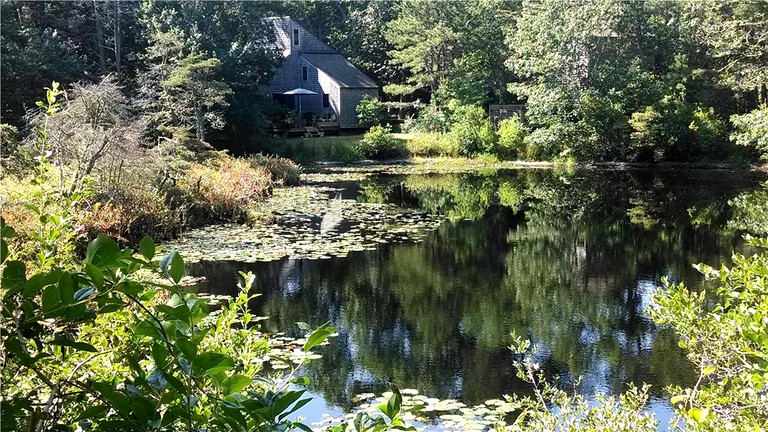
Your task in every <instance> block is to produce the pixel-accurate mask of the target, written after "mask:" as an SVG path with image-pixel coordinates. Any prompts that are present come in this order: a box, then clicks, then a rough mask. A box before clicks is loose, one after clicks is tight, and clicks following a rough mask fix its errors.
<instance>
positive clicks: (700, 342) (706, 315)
mask: <svg viewBox="0 0 768 432" xmlns="http://www.w3.org/2000/svg"><path fill="white" fill-rule="evenodd" d="M747 240H748V243H750V245H751V246H754V247H759V248H766V247H768V240H765V239H754V238H748V239H747ZM766 268H768V253H766V252H765V249H763V250H762V251H761V253H755V254H753V255H751V256H743V255H739V254H735V255H734V256H733V265H732V266H731V267H730V268H728V267H725V266H722V267H721V268H717V269H715V268H712V267H709V266H707V265H703V264H699V265H698V266H697V269H698V270H699V271H700V272H702V273H703V274H704V276H705V277H706V278H707V279H708V280H710V281H713V282H715V283H713V284H707V285H704V286H705V287H707V288H706V289H705V290H702V291H699V290H695V291H692V290H689V289H688V288H687V287H685V286H684V285H683V284H678V285H673V284H669V283H667V282H666V281H665V286H664V287H663V288H662V289H660V290H658V291H657V292H656V293H655V295H654V303H653V307H652V308H651V309H650V311H649V312H650V315H651V317H652V318H653V320H654V321H656V322H657V323H658V324H662V325H668V326H671V327H673V328H674V329H675V330H677V332H678V333H679V334H680V346H682V347H684V348H686V349H687V350H688V358H689V359H690V360H691V362H693V364H694V365H696V369H697V370H698V371H699V380H698V382H697V384H696V386H694V387H693V388H688V389H681V388H672V389H671V393H672V394H673V397H672V399H671V400H672V403H673V404H674V405H676V407H677V414H678V416H680V417H682V420H683V421H684V423H685V426H687V428H686V429H688V430H701V431H724V430H729V431H730V430H733V431H752V430H765V428H766V427H768V419H766V416H765V413H766V412H768V397H767V396H766V393H765V386H766V385H767V384H768V363H766V361H765V359H766V358H768V327H767V326H766V325H765V319H766V318H765V317H766V316H768V282H766V278H765V271H766Z"/></svg>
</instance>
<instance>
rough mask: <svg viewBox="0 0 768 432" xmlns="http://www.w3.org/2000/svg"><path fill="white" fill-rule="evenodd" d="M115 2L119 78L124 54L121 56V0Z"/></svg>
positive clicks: (116, 56)
mask: <svg viewBox="0 0 768 432" xmlns="http://www.w3.org/2000/svg"><path fill="white" fill-rule="evenodd" d="M114 3H115V27H114V35H115V38H114V39H115V72H117V79H118V80H119V79H120V73H121V72H122V56H121V52H120V50H121V47H120V46H121V45H122V37H121V34H120V0H117V1H115V2H114Z"/></svg>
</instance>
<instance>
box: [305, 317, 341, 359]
mask: <svg viewBox="0 0 768 432" xmlns="http://www.w3.org/2000/svg"><path fill="white" fill-rule="evenodd" d="M335 331H336V329H335V328H334V327H329V326H328V323H325V324H323V325H321V326H320V327H318V328H317V329H315V331H314V332H312V334H311V335H309V337H308V338H307V341H306V342H304V352H308V351H309V350H311V349H312V348H314V347H316V346H317V345H320V344H321V343H323V342H325V340H326V339H328V336H330V335H331V334H333V332H335Z"/></svg>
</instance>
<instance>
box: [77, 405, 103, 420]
mask: <svg viewBox="0 0 768 432" xmlns="http://www.w3.org/2000/svg"><path fill="white" fill-rule="evenodd" d="M107 411H109V407H108V406H106V405H94V406H91V407H88V408H86V409H85V411H83V412H82V413H81V414H80V415H79V416H78V417H77V418H76V419H75V421H80V420H89V419H97V418H102V417H103V414H104V413H106V412H107Z"/></svg>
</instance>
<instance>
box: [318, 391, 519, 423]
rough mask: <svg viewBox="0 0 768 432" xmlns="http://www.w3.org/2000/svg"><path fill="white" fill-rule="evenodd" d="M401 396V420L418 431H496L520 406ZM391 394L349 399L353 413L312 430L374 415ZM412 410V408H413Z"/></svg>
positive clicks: (413, 393)
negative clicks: (353, 404) (364, 415)
mask: <svg viewBox="0 0 768 432" xmlns="http://www.w3.org/2000/svg"><path fill="white" fill-rule="evenodd" d="M400 393H401V394H402V397H403V402H402V403H403V411H404V414H403V418H404V420H405V421H407V422H408V423H410V424H411V425H413V426H414V427H415V428H416V429H417V430H421V431H423V430H434V429H439V430H447V431H453V430H456V431H458V430H461V431H478V432H479V431H495V430H497V429H498V428H499V427H502V426H505V425H507V420H508V419H509V418H510V416H511V415H513V413H514V412H515V411H518V410H519V409H520V404H519V403H517V402H516V401H515V400H514V399H513V398H509V397H505V399H504V400H502V399H490V400H487V401H485V402H484V403H482V404H479V405H475V406H467V405H466V404H464V403H462V402H460V401H458V400H456V399H442V400H441V399H437V398H430V397H427V396H424V395H421V394H419V391H418V390H415V389H403V390H401V391H400ZM391 396H392V392H386V393H383V394H382V395H380V396H379V397H376V396H375V395H374V394H373V393H363V394H360V395H357V396H355V397H354V398H352V402H353V403H356V404H359V405H358V406H357V407H356V408H355V409H354V410H353V411H352V412H350V413H349V414H346V415H345V416H344V417H334V416H331V415H330V414H324V415H323V417H322V419H320V420H318V421H316V422H313V423H312V426H313V428H314V430H325V429H328V428H330V427H333V426H335V425H339V424H342V423H344V422H351V421H352V420H353V419H354V418H355V417H356V416H357V414H358V413H360V412H364V413H367V414H368V415H377V412H378V410H379V408H378V407H379V406H380V405H381V404H386V402H387V400H389V398H390V397H391ZM414 408H415V409H414Z"/></svg>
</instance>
